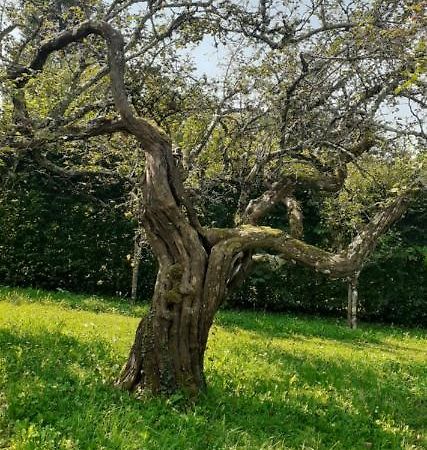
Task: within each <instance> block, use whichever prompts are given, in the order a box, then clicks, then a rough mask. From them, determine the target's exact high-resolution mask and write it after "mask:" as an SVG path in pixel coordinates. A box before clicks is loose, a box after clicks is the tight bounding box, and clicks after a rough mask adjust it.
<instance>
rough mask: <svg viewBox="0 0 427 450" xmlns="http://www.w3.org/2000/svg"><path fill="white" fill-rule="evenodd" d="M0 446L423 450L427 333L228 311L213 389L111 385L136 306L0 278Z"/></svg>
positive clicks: (210, 367) (214, 355) (212, 372)
mask: <svg viewBox="0 0 427 450" xmlns="http://www.w3.org/2000/svg"><path fill="white" fill-rule="evenodd" d="M0 299H1V301H0V448H6V449H28V450H29V449H34V450H44V449H52V450H57V449H83V450H86V449H94V450H95V449H96V450H99V449H185V450H187V449H200V450H204V449H245V450H246V449H257V450H258V449H306V450H307V449H351V450H353V449H355V450H357V449H366V448H371V449H423V448H426V447H427V440H426V436H425V431H426V429H425V428H426V422H427V405H426V397H427V359H426V356H427V355H426V347H427V346H426V343H427V336H426V333H425V332H423V331H421V330H404V329H399V328H391V327H380V326H363V327H362V328H361V329H360V330H357V331H351V330H348V329H347V328H346V327H345V325H344V324H343V323H342V322H336V321H333V320H320V319H312V318H298V317H294V316H287V315H265V314H260V313H258V314H257V313H240V312H239V313H237V312H222V313H221V314H219V316H218V319H217V321H216V324H215V326H214V328H213V330H212V335H211V338H210V341H209V349H208V354H207V357H206V374H207V380H208V383H209V388H208V391H207V393H206V394H205V395H204V396H202V397H201V398H200V399H199V400H198V401H197V403H196V404H195V405H191V406H190V405H186V404H185V403H184V402H183V401H182V399H180V397H179V396H178V395H177V396H175V397H173V398H170V399H155V398H154V399H153V398H143V399H137V398H135V397H134V396H132V395H129V394H127V393H126V392H121V391H118V390H117V389H114V388H113V387H112V385H111V382H112V379H113V377H114V375H116V374H117V373H118V371H119V368H120V366H121V364H122V363H123V362H124V360H125V358H126V355H127V351H128V348H129V346H130V344H131V342H132V338H133V333H134V330H135V328H136V325H137V323H138V316H139V315H140V314H141V312H142V310H143V308H141V307H135V308H132V307H131V306H128V305H126V304H125V303H123V302H121V301H119V300H114V299H106V300H105V301H104V300H102V299H101V298H99V297H85V296H74V295H71V294H68V293H55V294H52V293H46V292H42V291H36V290H18V289H8V288H0Z"/></svg>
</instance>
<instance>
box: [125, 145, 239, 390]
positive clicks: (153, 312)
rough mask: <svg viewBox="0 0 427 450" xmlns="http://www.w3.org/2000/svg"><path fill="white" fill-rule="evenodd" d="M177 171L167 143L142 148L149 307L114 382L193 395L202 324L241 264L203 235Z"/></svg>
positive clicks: (233, 251) (200, 379) (205, 326)
mask: <svg viewBox="0 0 427 450" xmlns="http://www.w3.org/2000/svg"><path fill="white" fill-rule="evenodd" d="M178 176H179V174H178V171H177V167H176V166H175V163H174V160H173V157H172V153H171V151H170V148H169V144H167V143H164V144H163V147H162V146H159V147H158V149H157V150H156V152H152V153H147V154H146V173H145V185H144V189H143V192H144V214H143V217H142V224H143V226H144V229H145V232H146V236H147V239H148V241H149V243H150V245H151V247H152V249H153V251H154V253H155V255H156V258H157V261H158V264H159V270H158V274H157V280H156V285H155V290H154V295H153V299H152V304H151V308H150V311H149V313H148V314H147V315H146V316H145V317H144V318H143V319H142V321H141V323H140V324H139V326H138V329H137V332H136V336H135V342H134V344H133V346H132V349H131V352H130V355H129V358H128V361H127V363H126V365H125V367H124V369H123V371H122V374H121V375H120V378H119V380H118V382H117V384H118V385H120V386H121V387H123V388H125V389H128V390H135V389H144V390H149V391H151V392H155V393H166V394H168V393H171V392H174V391H176V390H178V389H181V390H184V391H186V392H187V393H188V394H190V395H194V394H196V393H197V392H199V391H200V390H201V389H203V388H204V386H205V380H204V375H203V357H204V352H205V349H206V342H207V339H208V334H209V329H210V326H211V324H212V321H213V317H214V314H215V312H216V311H217V309H218V307H219V306H220V304H221V302H222V299H223V298H224V295H225V293H226V290H227V288H228V286H230V285H231V283H232V281H233V279H234V278H235V276H236V273H237V272H238V271H239V269H240V265H241V260H242V254H240V252H239V250H238V248H237V247H236V248H235V247H233V246H231V247H230V248H229V247H228V246H224V245H223V243H222V242H220V243H218V244H217V245H212V244H209V243H208V242H207V240H206V239H205V238H204V236H203V234H202V230H201V228H200V225H199V224H198V223H197V220H196V219H194V216H193V215H192V212H191V207H190V206H188V205H187V204H186V202H185V195H184V193H183V192H182V187H181V185H180V181H179V178H178Z"/></svg>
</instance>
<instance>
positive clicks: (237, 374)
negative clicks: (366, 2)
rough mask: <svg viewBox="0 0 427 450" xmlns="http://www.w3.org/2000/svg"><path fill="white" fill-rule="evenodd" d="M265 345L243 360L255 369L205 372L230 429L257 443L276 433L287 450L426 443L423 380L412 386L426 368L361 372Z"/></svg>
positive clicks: (426, 409) (343, 364)
mask: <svg viewBox="0 0 427 450" xmlns="http://www.w3.org/2000/svg"><path fill="white" fill-rule="evenodd" d="M265 347H266V346H265V345H263V344H262V341H257V342H252V343H251V344H250V345H248V346H247V348H246V352H247V354H246V355H245V354H244V353H242V354H241V355H240V356H241V359H242V360H247V361H248V364H252V365H255V366H256V367H258V371H254V372H251V371H246V370H245V367H244V366H243V367H233V366H231V367H230V366H228V365H227V364H224V366H222V370H221V371H218V370H216V369H212V370H211V371H210V373H209V379H210V381H211V385H212V393H211V397H212V398H221V397H223V399H224V401H225V402H227V403H228V405H227V407H226V408H225V410H227V411H228V412H230V413H231V414H230V415H229V416H228V417H227V420H228V423H229V426H231V427H232V428H233V427H236V428H240V429H242V430H248V429H249V430H250V432H251V433H252V434H253V435H255V436H258V437H261V441H262V439H268V437H269V436H275V437H276V439H277V440H281V441H280V442H282V443H283V444H284V445H285V446H286V445H288V444H289V443H290V442H292V445H290V447H291V448H319V449H320V448H322V449H323V448H325V449H326V448H328V449H329V448H340V449H363V448H375V449H396V450H397V449H402V448H414V449H416V448H417V449H418V448H419V449H421V448H424V447H423V444H424V445H426V444H427V440H426V439H425V437H424V441H422V439H423V437H422V436H423V429H424V428H425V417H426V416H427V403H426V401H425V397H424V396H423V392H422V380H419V381H418V383H419V386H418V387H419V389H415V383H416V382H417V378H422V377H424V378H425V366H424V367H423V366H422V365H421V364H419V365H418V366H414V367H410V368H409V367H402V366H400V365H398V364H397V365H395V366H385V367H384V366H382V367H381V366H378V367H361V366H358V365H357V363H354V364H351V363H349V362H346V361H336V360H335V361H333V360H330V359H326V358H322V357H313V356H311V355H310V356H308V357H307V356H304V355H301V356H299V355H298V356H296V355H295V354H290V353H289V352H286V351H284V350H283V349H278V348H274V347H272V346H270V347H269V348H268V350H267V351H266V348H265ZM251 355H252V361H250V359H251ZM254 356H255V358H256V361H253V359H254ZM227 371H228V373H227ZM224 372H225V373H224ZM223 391H226V392H228V393H229V395H228V396H224V394H223ZM233 411H236V412H237V411H239V412H242V411H250V415H249V414H247V415H246V418H245V416H244V415H243V416H242V415H240V414H233V413H232V412H233ZM245 419H246V420H245ZM249 427H250V428H249ZM287 443H288V444H287ZM405 445H408V447H405ZM410 445H415V446H414V447H410ZM304 446H305V447H304ZM286 448H287V447H286Z"/></svg>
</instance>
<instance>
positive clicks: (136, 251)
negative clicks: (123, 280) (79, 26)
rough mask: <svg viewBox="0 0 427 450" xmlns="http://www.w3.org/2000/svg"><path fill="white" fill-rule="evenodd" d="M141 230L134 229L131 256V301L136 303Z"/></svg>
mask: <svg viewBox="0 0 427 450" xmlns="http://www.w3.org/2000/svg"><path fill="white" fill-rule="evenodd" d="M141 250H142V246H141V230H139V229H137V230H136V231H135V240H134V245H133V257H132V290H131V297H130V298H131V302H132V303H133V304H134V303H136V299H137V297H138V280H139V267H140V265H141Z"/></svg>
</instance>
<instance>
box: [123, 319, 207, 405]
mask: <svg viewBox="0 0 427 450" xmlns="http://www.w3.org/2000/svg"><path fill="white" fill-rule="evenodd" d="M175 331H176V330H174V324H173V321H172V323H171V320H170V318H168V319H166V318H162V317H159V316H158V315H156V314H155V313H154V312H153V311H150V313H149V314H148V315H147V316H146V317H144V318H143V319H142V320H141V322H140V324H139V326H138V328H137V331H136V335H135V341H134V344H133V346H132V349H131V351H130V355H129V358H128V360H127V362H126V365H125V366H124V367H123V369H122V372H121V374H120V376H119V378H118V379H117V381H116V383H115V384H116V386H118V387H120V388H122V389H125V390H128V391H146V392H150V393H153V394H164V395H170V394H173V393H174V392H177V391H181V392H184V393H185V394H186V395H188V396H189V397H194V396H196V395H197V394H198V393H200V392H201V391H203V390H204V389H205V387H206V382H205V377H204V374H203V353H204V351H202V350H201V349H200V347H199V345H198V343H194V342H193V343H191V344H190V345H188V346H185V345H184V346H183V345H182V344H183V343H182V341H181V342H178V339H179V336H178V335H177V334H176V333H175ZM181 331H182V330H181ZM188 335H189V336H190V335H191V331H190V329H189V330H188ZM184 340H185V339H184Z"/></svg>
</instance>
